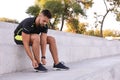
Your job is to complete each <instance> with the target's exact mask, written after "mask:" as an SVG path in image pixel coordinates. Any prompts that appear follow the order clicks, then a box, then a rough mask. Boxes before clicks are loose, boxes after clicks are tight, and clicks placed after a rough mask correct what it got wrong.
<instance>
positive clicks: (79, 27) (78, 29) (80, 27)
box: [67, 18, 86, 34]
mask: <svg viewBox="0 0 120 80" xmlns="http://www.w3.org/2000/svg"><path fill="white" fill-rule="evenodd" d="M85 26H86V25H85V23H80V22H79V21H78V20H77V19H75V18H71V19H70V20H68V22H67V28H68V29H67V32H72V33H79V34H84V32H85V31H86V28H85Z"/></svg>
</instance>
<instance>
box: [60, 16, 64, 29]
mask: <svg viewBox="0 0 120 80" xmlns="http://www.w3.org/2000/svg"><path fill="white" fill-rule="evenodd" d="M63 25H64V14H62V24H61V28H60V31H62V29H63Z"/></svg>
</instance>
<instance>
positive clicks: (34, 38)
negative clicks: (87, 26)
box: [30, 34, 40, 64]
mask: <svg viewBox="0 0 120 80" xmlns="http://www.w3.org/2000/svg"><path fill="white" fill-rule="evenodd" d="M30 42H31V43H32V51H33V55H34V57H35V59H36V61H37V63H38V64H39V63H40V45H39V44H40V37H39V35H38V34H32V35H31V39H30Z"/></svg>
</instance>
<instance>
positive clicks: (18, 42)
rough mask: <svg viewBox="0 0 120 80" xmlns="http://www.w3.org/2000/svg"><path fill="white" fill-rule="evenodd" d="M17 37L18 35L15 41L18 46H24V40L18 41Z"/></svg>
mask: <svg viewBox="0 0 120 80" xmlns="http://www.w3.org/2000/svg"><path fill="white" fill-rule="evenodd" d="M16 36H17V35H14V41H15V43H16V44H18V45H23V42H22V40H17V39H15V37H16Z"/></svg>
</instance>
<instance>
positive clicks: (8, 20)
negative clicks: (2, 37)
mask: <svg viewBox="0 0 120 80" xmlns="http://www.w3.org/2000/svg"><path fill="white" fill-rule="evenodd" d="M0 21H2V22H9V23H18V21H17V20H14V19H9V18H5V17H3V18H0Z"/></svg>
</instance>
